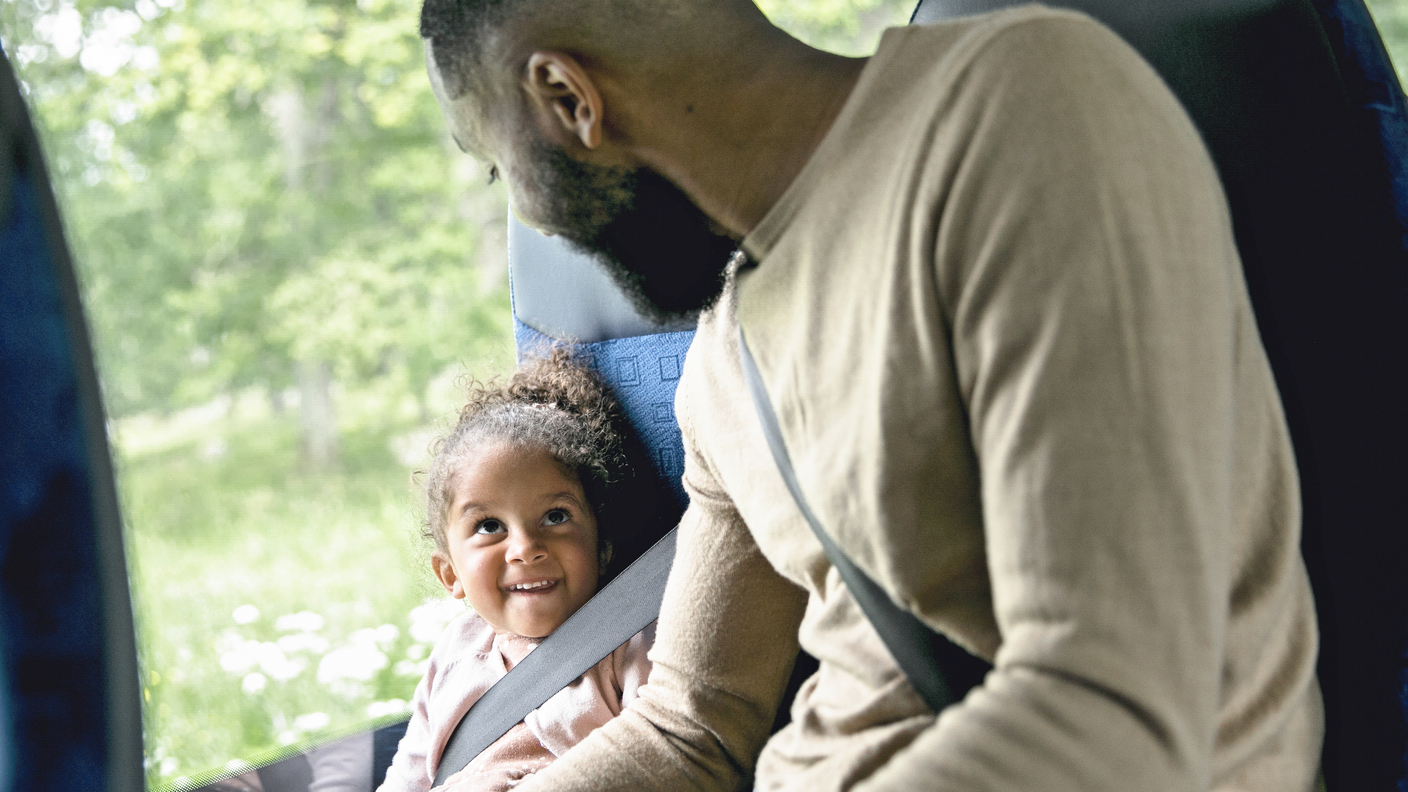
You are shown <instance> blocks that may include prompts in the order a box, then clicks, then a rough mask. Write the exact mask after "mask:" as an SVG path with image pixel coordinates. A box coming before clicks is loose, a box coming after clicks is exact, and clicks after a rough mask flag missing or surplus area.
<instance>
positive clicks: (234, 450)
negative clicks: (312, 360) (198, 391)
mask: <svg viewBox="0 0 1408 792" xmlns="http://www.w3.org/2000/svg"><path fill="white" fill-rule="evenodd" d="M505 351H507V350H505ZM441 390H443V388H442V389H441ZM441 398H442V399H443V400H444V401H445V402H446V403H449V399H448V394H442V395H441ZM344 403H345V405H346V409H344V410H343V446H344V449H345V461H344V462H345V463H344V465H343V466H342V467H341V469H340V470H339V471H337V472H335V473H332V474H323V475H317V476H310V475H307V474H306V473H304V472H303V471H301V470H300V469H299V468H298V466H297V464H296V460H297V454H296V453H295V448H296V445H297V435H298V429H297V425H296V421H295V420H294V419H293V418H292V417H291V416H289V415H280V414H278V413H275V412H273V411H272V409H271V408H270V406H269V403H268V400H267V399H264V398H263V397H262V395H261V394H259V393H258V392H254V391H251V392H247V393H244V394H239V395H237V396H236V397H234V398H232V399H228V400H218V401H216V402H214V403H212V404H210V405H205V406H202V407H199V408H194V409H190V410H184V411H179V412H176V413H173V414H171V415H168V416H165V417H158V416H134V417H131V418H127V419H123V420H121V421H119V422H117V423H116V424H115V426H114V429H115V432H116V439H117V440H118V445H119V447H120V448H122V449H124V453H123V454H122V456H121V458H120V460H119V461H120V464H121V468H122V469H121V473H122V482H123V487H122V495H123V507H124V511H125V513H126V515H127V517H128V520H129V521H130V523H131V524H132V525H133V526H135V527H136V528H137V530H135V531H134V532H133V534H132V536H131V539H130V542H129V545H130V551H131V556H130V557H131V575H132V582H133V585H134V589H135V592H136V595H137V596H136V601H137V605H138V608H137V615H138V619H139V625H138V626H139V634H140V635H141V638H142V641H141V654H142V658H141V659H142V664H141V667H142V682H143V695H144V698H145V699H146V711H145V717H144V720H145V724H144V725H145V730H146V748H147V757H148V779H149V786H150V788H160V787H164V786H167V785H170V784H172V783H175V782H177V781H178V780H179V779H181V778H182V777H185V776H191V775H197V774H199V773H200V772H202V771H206V770H208V769H222V768H224V767H227V766H232V767H233V766H237V765H230V764H229V762H230V761H231V760H235V759H241V760H251V759H255V758H256V757H257V755H258V754H261V753H265V752H267V751H270V750H274V749H278V748H280V747H281V746H289V745H293V744H295V743H298V742H300V741H302V740H304V739H306V738H316V737H324V736H327V735H329V734H331V733H337V732H341V731H346V730H347V729H349V728H352V727H355V726H357V725H360V724H365V723H367V722H368V721H371V720H374V719H377V718H379V717H383V716H387V715H400V714H401V713H402V712H404V710H405V708H406V702H407V701H408V700H409V699H410V697H411V692H412V690H413V689H414V686H415V684H416V681H417V680H418V678H419V676H420V674H421V672H422V671H423V667H422V663H423V661H424V658H425V657H426V656H427V655H428V652H429V648H430V646H431V645H432V644H433V643H434V640H435V638H436V636H437V635H438V632H439V628H440V626H442V625H443V624H444V621H445V620H446V619H448V618H449V617H450V616H451V615H452V614H453V613H454V612H456V611H457V610H459V609H462V607H463V606H462V605H460V604H459V603H458V602H455V601H453V600H451V601H448V602H446V601H445V600H444V594H443V592H442V591H440V589H439V587H438V586H437V585H434V584H433V581H431V580H430V578H429V575H428V574H427V573H426V572H425V569H426V565H425V563H424V560H425V559H424V557H423V556H424V548H422V547H421V546H420V545H419V544H418V542H417V541H416V539H415V537H414V533H415V527H416V526H415V523H414V520H413V519H412V515H413V514H414V513H415V508H414V506H413V505H412V502H413V500H414V492H413V488H412V487H410V486H409V480H408V476H407V474H406V470H407V461H406V460H407V459H410V458H418V457H419V455H420V454H423V452H424V447H425V433H424V432H423V431H421V430H420V426H421V425H420V422H419V415H418V413H419V408H418V405H417V404H416V401H415V400H414V399H413V398H411V397H410V396H409V395H408V394H405V393H403V392H399V389H397V388H367V389H364V390H362V391H359V392H357V393H355V394H348V395H346V396H345V397H344ZM417 452H420V454H418V453H417ZM398 455H399V457H400V458H398Z"/></svg>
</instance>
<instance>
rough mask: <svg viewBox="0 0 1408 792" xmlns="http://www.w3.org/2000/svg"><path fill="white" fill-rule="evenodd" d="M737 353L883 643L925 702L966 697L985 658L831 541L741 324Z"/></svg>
mask: <svg viewBox="0 0 1408 792" xmlns="http://www.w3.org/2000/svg"><path fill="white" fill-rule="evenodd" d="M738 357H739V360H740V362H741V363H742V364H743V376H744V378H745V379H746V380H747V381H748V394H749V395H750V396H752V398H753V407H754V408H755V409H756V410H757V411H758V419H759V421H761V423H762V425H763V435H764V436H765V437H766V438H767V441H768V449H769V450H771V451H772V458H773V461H774V462H775V463H777V470H778V472H779V473H781V474H782V480H783V481H784V482H785V483H786V484H787V491H788V492H790V493H792V499H793V500H794V501H796V502H797V508H798V509H800V510H801V512H802V516H803V517H804V518H806V521H807V525H810V526H811V529H812V533H814V534H816V538H817V541H819V542H821V546H822V549H823V550H825V551H826V557H827V559H828V560H830V561H831V565H832V566H834V567H836V571H837V572H839V573H840V574H841V580H843V581H845V583H846V588H847V589H848V590H849V591H850V592H851V596H852V597H854V598H855V600H856V603H857V604H859V605H860V608H861V610H862V611H864V612H865V616H866V618H868V619H870V623H871V624H872V625H874V627H875V631H876V632H878V633H879V634H880V639H881V640H882V641H884V642H885V647H886V648H887V649H889V650H890V654H891V655H892V656H894V658H895V663H896V664H897V665H898V666H899V667H900V670H901V671H903V672H904V674H905V676H907V677H909V682H910V684H911V685H913V686H914V689H915V690H916V691H918V693H919V696H920V697H921V698H923V699H924V702H925V703H926V704H928V705H929V707H930V708H931V709H932V710H934V712H939V711H940V710H942V709H943V708H944V707H947V706H948V705H949V704H952V703H953V702H955V701H957V700H959V699H961V698H962V697H963V696H965V695H967V693H968V691H969V690H971V689H973V687H974V686H976V685H977V684H978V683H979V682H981V681H982V679H983V676H984V675H985V674H986V673H987V672H988V671H989V670H990V669H991V668H992V666H991V665H989V664H988V663H987V662H986V661H984V660H982V659H981V658H978V657H974V656H973V655H971V654H969V653H968V652H967V651H966V650H964V649H963V648H962V647H960V646H958V645H957V644H955V643H954V642H953V641H950V640H949V639H948V638H947V637H946V636H944V635H943V634H942V633H939V632H937V631H935V630H933V629H930V627H929V626H928V625H926V624H925V623H924V622H921V621H920V620H919V619H918V618H917V617H915V615H914V614H913V613H910V612H909V611H907V610H905V609H903V608H901V607H900V606H898V605H896V604H895V602H894V600H892V599H890V596H889V595H888V594H886V593H885V590H884V589H882V588H880V586H879V585H877V584H876V583H875V581H873V580H871V579H870V576H869V575H867V574H865V572H864V571H862V570H861V568H860V567H858V566H856V565H855V563H853V562H852V561H851V559H850V557H849V556H847V555H846V554H845V552H844V551H842V550H841V548H840V547H837V546H836V543H835V542H833V541H831V537H830V536H829V535H828V534H827V533H826V531H825V530H823V529H822V527H821V523H820V522H819V521H818V520H817V518H816V515H815V514H813V513H812V510H811V507H810V506H808V505H807V501H806V498H805V497H803V496H802V489H801V487H800V486H799V485H798V483H797V474H796V471H794V470H793V469H792V460H791V457H789V456H788V455H787V445H786V444H785V443H784V442H783V440H782V429H781V427H779V426H778V423H777V415H776V414H775V413H774V412H773V409H772V403H771V402H770V401H769V400H768V393H767V390H766V389H765V388H764V387H763V378H762V376H761V375H760V374H759V373H758V366H757V364H756V363H755V362H754V361H753V354H752V353H751V352H749V351H748V342H747V341H746V340H745V339H744V337H743V328H742V327H739V329H738Z"/></svg>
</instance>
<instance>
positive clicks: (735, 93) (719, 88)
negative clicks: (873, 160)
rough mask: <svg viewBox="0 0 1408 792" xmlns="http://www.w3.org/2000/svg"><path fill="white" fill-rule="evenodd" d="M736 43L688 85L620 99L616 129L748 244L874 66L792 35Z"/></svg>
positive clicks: (671, 83)
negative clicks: (750, 235) (816, 47)
mask: <svg viewBox="0 0 1408 792" xmlns="http://www.w3.org/2000/svg"><path fill="white" fill-rule="evenodd" d="M733 43H734V44H736V45H738V46H737V47H736V48H734V49H733V50H731V51H730V52H728V53H726V54H722V55H721V56H720V57H719V58H718V59H716V60H713V61H712V62H709V63H705V64H702V65H701V67H700V68H698V69H695V70H693V71H692V72H691V73H690V75H689V76H688V77H687V78H685V79H681V80H677V81H665V82H664V83H663V84H662V82H661V81H658V80H657V81H654V82H653V83H652V85H651V86H649V87H647V88H646V90H644V91H642V92H640V93H635V94H634V95H633V96H622V97H619V98H617V102H618V103H617V104H616V107H618V108H622V103H621V101H620V100H621V99H626V102H625V108H624V109H625V110H626V112H625V113H623V114H622V115H621V116H618V118H620V125H619V126H618V127H617V129H616V131H617V132H618V133H620V134H621V136H622V144H623V145H624V146H625V148H627V149H628V150H630V151H631V152H632V153H633V155H634V156H635V157H636V158H637V159H638V160H640V161H641V162H643V163H645V164H646V165H647V166H649V167H651V168H653V169H655V170H656V171H657V172H659V173H660V174H662V175H663V176H665V177H666V178H669V179H671V180H672V181H674V182H675V183H676V184H678V185H679V186H680V188H681V189H683V190H684V191H685V192H686V193H688V194H689V196H690V197H691V198H692V199H693V200H694V202H695V203H696V204H697V205H698V206H699V208H700V209H702V210H703V211H704V213H705V214H707V215H709V217H711V218H713V219H714V221H715V222H717V223H718V224H719V225H721V226H723V227H724V228H725V229H727V231H728V232H729V233H730V234H732V235H734V236H736V237H739V238H742V237H743V236H745V235H746V234H747V233H748V232H749V231H751V230H752V229H753V227H754V226H756V225H757V224H758V222H759V221H760V220H762V219H763V216H764V215H766V214H767V212H768V210H770V209H771V208H772V207H773V205H774V204H776V203H777V201H778V199H779V198H781V197H782V194H783V193H784V192H785V191H786V190H787V188H788V187H789V186H790V185H791V184H792V182H793V181H794V180H795V179H796V177H797V174H798V173H800V172H801V170H802V168H803V166H805V165H806V163H807V161H808V160H809V159H810V158H811V156H812V154H813V153H814V152H815V151H816V148H817V146H818V145H819V144H820V143H821V141H822V139H823V138H825V137H826V133H827V132H828V131H829V130H830V129H831V125H832V123H833V122H834V121H835V120H836V117H837V115H838V114H839V113H840V112H841V108H842V107H843V106H844V105H845V103H846V99H847V98H848V97H849V96H850V94H851V90H852V89H853V88H854V87H855V85H856V81H857V79H858V78H859V77H860V72H861V69H862V68H863V67H864V65H865V62H866V61H865V59H856V58H843V57H841V56H838V55H832V54H830V53H825V52H821V51H819V50H814V49H811V48H810V47H807V46H805V45H803V44H801V43H800V42H797V41H796V40H794V39H791V38H786V37H772V38H763V37H760V38H759V39H757V40H754V41H751V42H733ZM622 87H623V88H624V86H622ZM662 88H664V89H665V90H661V89H662ZM652 89H653V90H652ZM632 100H634V101H632ZM607 106H608V107H610V106H612V102H611V100H610V99H608V103H607Z"/></svg>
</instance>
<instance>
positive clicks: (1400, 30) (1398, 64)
mask: <svg viewBox="0 0 1408 792" xmlns="http://www.w3.org/2000/svg"><path fill="white" fill-rule="evenodd" d="M1365 5H1367V6H1368V7H1369V13H1371V14H1373V15H1374V24H1375V25H1377V26H1378V28H1379V35H1380V36H1383V39H1384V44H1386V45H1387V46H1388V54H1389V57H1390V58H1392V59H1393V66H1394V68H1395V69H1397V71H1398V80H1399V82H1405V81H1408V0H1365Z"/></svg>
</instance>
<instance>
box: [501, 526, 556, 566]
mask: <svg viewBox="0 0 1408 792" xmlns="http://www.w3.org/2000/svg"><path fill="white" fill-rule="evenodd" d="M507 553H508V560H509V561H510V562H518V563H521V564H531V563H533V562H534V561H541V560H542V559H544V558H546V557H547V555H548V549H547V546H546V545H544V544H543V543H542V541H541V540H540V539H539V537H538V532H537V531H531V530H521V529H511V530H510V531H509V536H508V548H507Z"/></svg>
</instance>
